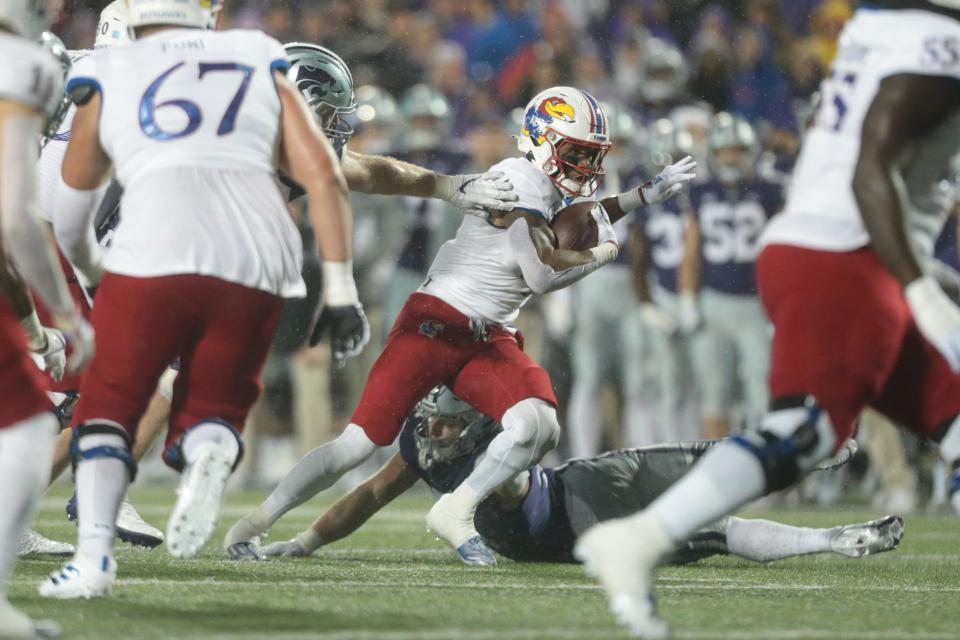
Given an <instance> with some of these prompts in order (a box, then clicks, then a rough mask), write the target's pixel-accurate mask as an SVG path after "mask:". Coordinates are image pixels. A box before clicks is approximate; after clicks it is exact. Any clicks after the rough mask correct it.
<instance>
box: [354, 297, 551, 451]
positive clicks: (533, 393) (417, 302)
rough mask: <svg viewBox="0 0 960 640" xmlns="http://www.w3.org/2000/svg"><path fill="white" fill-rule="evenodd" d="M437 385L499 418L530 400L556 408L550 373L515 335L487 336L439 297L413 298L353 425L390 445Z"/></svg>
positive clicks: (494, 332)
mask: <svg viewBox="0 0 960 640" xmlns="http://www.w3.org/2000/svg"><path fill="white" fill-rule="evenodd" d="M438 384H446V385H447V386H449V387H450V388H452V389H453V392H454V393H455V394H457V396H459V397H460V398H461V399H463V400H464V401H465V402H468V403H469V404H470V405H471V406H473V407H474V408H475V409H477V410H478V411H480V412H482V413H484V414H486V415H488V416H491V417H493V418H495V419H496V420H498V421H499V420H500V419H501V418H502V417H503V414H504V413H506V411H507V409H509V408H510V407H512V406H513V405H515V404H516V403H518V402H520V401H521V400H524V399H526V398H539V399H541V400H544V401H546V402H549V403H550V404H552V405H556V404H557V399H556V396H554V394H553V388H552V386H551V384H550V376H548V375H547V372H546V371H545V370H544V369H543V368H542V367H540V365H538V364H537V363H536V362H534V361H533V359H532V358H530V356H528V355H527V354H525V353H524V352H523V350H522V348H521V344H520V342H519V341H518V339H517V337H516V336H514V335H513V334H512V333H510V332H509V331H507V330H506V329H503V328H501V327H497V326H490V327H489V331H488V335H487V337H486V339H483V338H482V337H479V336H477V335H475V332H474V330H473V329H472V328H471V324H470V319H469V318H468V317H467V316H465V315H463V314H462V313H460V312H459V311H457V310H456V309H454V308H453V307H451V306H450V305H449V304H447V303H446V302H444V301H443V300H441V299H439V298H436V297H434V296H431V295H427V294H425V293H414V294H413V295H411V296H410V298H408V299H407V303H406V304H405V305H404V306H403V309H402V310H401V311H400V315H399V316H398V317H397V320H396V322H395V323H394V324H393V328H392V329H391V330H390V335H389V336H388V338H387V344H386V345H385V346H384V349H383V352H382V353H381V354H380V357H379V358H377V361H376V362H375V363H374V365H373V368H372V369H371V371H370V376H369V377H368V378H367V384H366V386H365V387H364V389H363V395H362V396H361V397H360V404H359V405H358V406H357V410H356V411H355V412H354V414H353V416H352V417H351V419H350V421H351V422H353V423H354V424H357V425H359V426H361V427H363V430H364V431H365V432H366V434H367V437H369V438H370V439H371V440H372V441H373V442H375V443H377V444H378V445H380V446H386V445H388V444H390V443H391V442H393V440H394V439H395V438H396V437H397V434H398V433H399V432H400V428H401V427H402V426H403V422H404V420H406V419H407V416H408V415H409V414H410V412H411V411H413V409H414V407H415V406H416V405H417V403H418V402H419V401H420V400H421V399H422V398H423V397H424V396H425V395H426V394H427V392H428V391H430V389H432V388H433V387H435V386H437V385H438Z"/></svg>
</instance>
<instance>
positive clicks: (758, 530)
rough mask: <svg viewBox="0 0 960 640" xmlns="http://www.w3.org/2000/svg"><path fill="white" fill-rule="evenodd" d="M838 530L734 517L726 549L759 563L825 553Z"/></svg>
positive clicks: (728, 529)
mask: <svg viewBox="0 0 960 640" xmlns="http://www.w3.org/2000/svg"><path fill="white" fill-rule="evenodd" d="M837 529H838V527H834V528H832V529H809V528H806V527H792V526H790V525H788V524H781V523H779V522H771V521H770V520H744V519H743V518H733V517H731V518H729V519H728V521H727V550H728V551H729V552H730V553H732V554H733V555H735V556H740V557H742V558H746V559H747V560H755V561H757V562H769V561H770V560H781V559H783V558H792V557H794V556H802V555H807V554H810V553H823V552H825V551H830V540H831V538H833V536H834V535H835V534H836V531H837Z"/></svg>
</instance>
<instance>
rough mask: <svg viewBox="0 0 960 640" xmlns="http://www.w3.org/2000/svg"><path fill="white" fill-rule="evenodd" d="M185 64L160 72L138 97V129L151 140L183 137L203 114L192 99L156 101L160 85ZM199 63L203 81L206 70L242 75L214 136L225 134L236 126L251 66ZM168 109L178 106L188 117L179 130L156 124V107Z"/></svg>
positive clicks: (227, 63) (194, 126)
mask: <svg viewBox="0 0 960 640" xmlns="http://www.w3.org/2000/svg"><path fill="white" fill-rule="evenodd" d="M185 64H186V63H184V62H180V63H178V64H175V65H173V66H172V67H170V68H169V69H167V70H166V71H164V72H163V73H162V74H160V77H159V78H157V79H156V80H154V81H153V82H152V83H151V84H150V86H149V87H147V91H146V93H144V94H143V98H142V99H141V100H140V128H141V129H142V130H143V132H144V133H145V134H147V135H148V136H149V137H151V138H153V139H154V140H164V141H166V140H176V139H177V138H183V137H186V136H188V135H190V134H191V133H193V132H194V131H196V130H197V129H198V128H199V127H200V124H201V123H202V122H203V113H202V112H201V111H200V107H199V105H197V103H195V102H191V101H189V100H183V99H175V100H167V101H166V102H161V103H159V104H158V103H157V92H158V91H159V90H160V87H161V85H163V83H164V82H165V81H166V79H167V78H169V77H170V76H171V75H172V74H173V73H175V72H176V71H177V70H178V69H180V68H181V67H183V66H184V65H185ZM198 66H199V74H198V76H197V79H198V80H203V77H204V76H205V75H207V74H208V73H216V72H222V71H236V72H238V73H240V74H242V75H243V79H242V80H241V81H240V87H239V88H238V89H237V92H236V94H234V96H233V100H231V101H230V104H229V105H227V110H226V111H225V112H224V114H223V118H222V119H221V120H220V126H218V127H217V135H218V136H225V135H227V134H228V133H230V132H231V131H233V130H234V129H235V128H236V126H237V112H238V111H240V105H241V104H242V103H243V99H244V97H245V96H246V95H247V89H248V88H249V87H250V77H251V76H252V75H253V72H254V68H253V67H250V66H247V65H245V64H237V63H235V62H201V63H200V64H199V65H198ZM171 108H175V109H180V110H181V111H183V113H184V114H185V115H186V116H187V125H186V126H185V127H184V128H183V129H181V130H180V131H165V130H163V129H162V128H160V125H159V124H158V123H157V120H156V114H157V111H158V110H159V109H171Z"/></svg>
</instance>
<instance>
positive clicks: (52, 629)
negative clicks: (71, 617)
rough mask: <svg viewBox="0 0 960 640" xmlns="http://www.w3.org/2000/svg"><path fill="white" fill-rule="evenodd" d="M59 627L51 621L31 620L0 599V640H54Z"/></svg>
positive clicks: (2, 598)
mask: <svg viewBox="0 0 960 640" xmlns="http://www.w3.org/2000/svg"><path fill="white" fill-rule="evenodd" d="M59 635H60V625H58V624H57V623H56V622H53V621H52V620H31V619H30V617H29V616H27V614H25V613H24V612H22V611H20V610H19V609H16V608H14V607H13V606H12V605H11V604H10V603H9V602H7V599H6V598H4V597H0V638H3V639H4V640H8V639H12V638H17V639H19V638H55V637H57V636H59Z"/></svg>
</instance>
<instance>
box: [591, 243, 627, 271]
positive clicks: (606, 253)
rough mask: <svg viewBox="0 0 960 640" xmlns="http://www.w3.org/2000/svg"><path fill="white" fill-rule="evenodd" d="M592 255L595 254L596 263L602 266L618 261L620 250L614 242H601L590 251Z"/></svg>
mask: <svg viewBox="0 0 960 640" xmlns="http://www.w3.org/2000/svg"><path fill="white" fill-rule="evenodd" d="M590 253H592V254H593V260H594V262H596V263H597V264H599V265H601V266H602V265H605V264H607V263H608V262H613V261H614V260H616V259H617V254H619V253H620V250H619V249H618V248H617V245H615V244H614V243H612V242H601V243H600V244H599V245H598V246H596V247H594V248H592V249H590Z"/></svg>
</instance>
